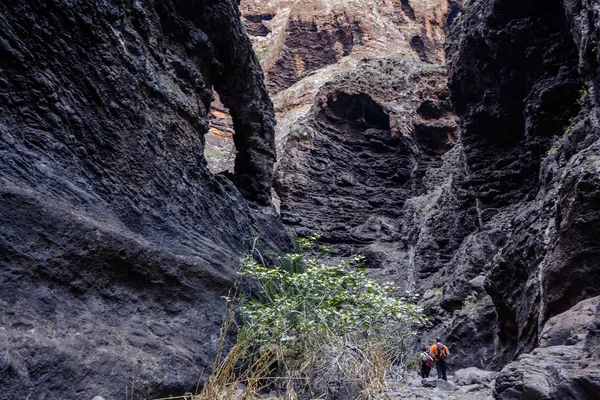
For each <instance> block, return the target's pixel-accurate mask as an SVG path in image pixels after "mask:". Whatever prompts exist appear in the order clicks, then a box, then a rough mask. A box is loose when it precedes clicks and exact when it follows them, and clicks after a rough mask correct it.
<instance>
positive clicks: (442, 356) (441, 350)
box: [436, 342, 448, 362]
mask: <svg viewBox="0 0 600 400" xmlns="http://www.w3.org/2000/svg"><path fill="white" fill-rule="evenodd" d="M436 347H437V359H438V360H439V361H442V362H446V361H448V351H447V350H446V346H444V345H443V344H442V343H439V342H438V343H436Z"/></svg>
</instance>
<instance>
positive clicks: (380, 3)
mask: <svg viewBox="0 0 600 400" xmlns="http://www.w3.org/2000/svg"><path fill="white" fill-rule="evenodd" d="M458 4H459V2H457V1H448V0H351V1H338V0H311V1H301V0H269V1H263V0H244V1H242V2H241V5H240V7H241V9H242V14H243V22H244V25H245V27H246V31H247V32H248V34H249V35H250V37H251V38H252V42H253V46H254V50H255V52H256V55H257V58H258V59H259V61H260V63H261V65H262V67H263V69H264V71H265V74H266V82H267V86H268V88H269V92H270V94H271V97H272V99H273V102H274V105H275V111H276V117H277V122H278V123H277V126H276V142H277V146H278V150H279V151H281V150H282V149H283V147H284V145H285V142H286V140H287V137H288V134H289V133H290V131H291V130H292V129H294V126H295V125H296V124H297V123H298V121H299V120H300V119H301V118H303V117H305V116H306V115H307V114H308V113H309V111H310V108H311V105H312V104H313V101H314V98H315V96H316V94H317V92H318V91H319V90H320V89H321V88H322V87H323V85H325V84H326V83H327V82H328V81H330V80H331V79H333V78H334V77H335V76H337V75H340V74H342V73H344V72H345V71H347V70H349V69H353V68H355V67H356V66H357V65H358V64H359V63H360V62H361V60H363V59H365V58H377V57H384V56H389V55H392V54H394V55H396V56H401V55H405V56H407V55H408V56H415V57H420V58H421V59H422V60H425V61H427V62H430V63H440V62H442V61H443V59H444V51H443V44H444V37H445V32H446V30H447V27H448V23H449V22H451V21H452V20H453V19H454V18H455V17H456V15H457V14H458ZM217 107H218V106H217ZM219 121H224V120H223V119H220V120H219ZM213 126H214V128H215V129H216V130H213V133H214V135H213V134H211V135H209V137H210V138H209V139H207V140H208V141H209V142H210V143H211V146H210V148H209V150H208V154H207V158H208V159H209V162H210V163H211V165H215V168H216V169H221V170H226V169H232V164H231V163H229V164H228V163H227V162H223V161H222V160H226V159H227V156H228V154H230V153H231V148H232V141H231V140H228V139H227V138H223V134H222V132H223V130H222V129H220V128H219V126H218V124H215V125H213Z"/></svg>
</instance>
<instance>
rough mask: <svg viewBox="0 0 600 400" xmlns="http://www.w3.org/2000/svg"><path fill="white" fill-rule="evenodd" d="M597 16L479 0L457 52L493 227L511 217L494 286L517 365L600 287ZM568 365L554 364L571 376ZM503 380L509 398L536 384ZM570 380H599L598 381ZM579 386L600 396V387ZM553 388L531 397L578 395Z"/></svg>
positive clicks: (586, 8)
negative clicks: (553, 322) (553, 323)
mask: <svg viewBox="0 0 600 400" xmlns="http://www.w3.org/2000/svg"><path fill="white" fill-rule="evenodd" d="M598 22H599V8H598V5H597V4H595V3H594V2H570V1H564V2H561V1H550V2H546V3H544V4H540V3H536V2H530V3H526V4H525V5H522V4H521V6H519V7H512V6H511V2H501V1H493V2H483V1H473V2H470V3H469V6H468V7H465V11H464V16H463V18H462V19H461V21H460V22H459V24H458V25H457V26H456V29H455V31H454V35H453V43H452V45H451V46H450V49H449V54H451V55H452V57H451V61H450V69H451V75H450V76H451V84H450V88H451V93H452V97H453V102H454V104H455V106H456V109H457V111H458V113H459V114H460V116H461V118H462V125H463V130H462V142H463V144H464V146H465V155H466V160H467V166H468V168H469V171H470V179H469V184H470V186H471V188H472V189H473V195H474V196H475V197H476V198H477V201H478V203H479V205H480V210H481V211H480V212H481V219H482V222H483V224H484V226H483V229H484V230H485V229H488V227H491V226H493V225H494V224H495V222H494V221H500V220H502V221H506V222H507V224H506V226H505V227H504V228H503V229H502V231H503V232H504V233H503V235H504V236H505V237H506V240H505V241H504V244H503V245H502V246H500V247H499V248H498V251H497V253H496V254H495V255H494V257H493V259H492V260H491V262H490V263H489V264H488V267H487V268H486V269H488V270H489V275H488V278H487V280H486V284H485V288H486V291H487V292H488V293H489V294H490V295H491V297H492V299H493V301H494V305H495V309H496V311H497V314H498V324H499V327H498V343H499V345H500V347H501V348H502V349H504V351H506V352H507V353H508V355H509V357H508V360H510V359H512V357H514V356H515V355H518V354H520V353H524V352H528V351H530V350H531V349H532V348H534V347H536V346H538V345H542V346H543V347H546V346H545V345H544V343H540V333H541V332H542V329H543V328H544V326H547V324H549V323H550V322H548V323H547V321H548V320H549V318H551V317H554V316H556V315H558V314H559V313H563V312H566V311H567V310H569V309H570V308H571V307H573V306H575V305H576V304H577V303H578V302H580V301H582V300H584V299H586V298H589V297H592V296H595V295H598V294H599V293H600V289H599V287H598V285H596V284H595V283H594V282H595V281H596V280H597V279H598V278H599V276H598V274H599V271H600V270H599V269H598V267H597V266H598V261H599V256H600V248H599V247H598V245H597V243H598V234H599V231H598V226H599V225H598V222H599V221H598V219H599V218H600V213H599V211H600V201H599V200H600V198H599V197H598V193H600V192H599V189H600V181H599V180H598V176H599V175H598V168H599V165H600V164H598V151H599V149H600V147H599V145H600V142H599V141H600V135H599V132H600V130H599V125H598V99H599V98H598V92H597V89H598V79H599V76H600V71H599V70H598V65H599V63H598V60H599V59H600V58H599V57H600V53H599V52H598V49H597V47H596V46H595V45H594V43H596V42H597V41H598ZM532 33H533V34H532ZM557 318H558V317H557ZM560 318H569V314H568V313H567V314H563V315H562V317H560ZM555 344H556V345H558V344H564V345H568V344H569V343H564V342H563V343H559V342H556V343H555ZM540 352H541V353H544V352H545V350H544V349H542V350H540ZM567 364H568V363H567V361H565V365H563V366H561V365H560V363H558V365H557V364H556V363H555V364H554V365H553V367H552V368H553V369H554V370H555V371H557V374H559V375H561V374H562V372H561V371H562V368H563V367H565V366H566V365H567ZM509 371H510V369H509ZM507 373H509V372H507ZM576 374H581V375H580V376H585V375H586V374H592V375H593V371H585V370H584V369H582V370H580V371H579V372H577V373H576ZM501 381H502V384H501V385H500V386H497V391H498V393H503V394H502V396H504V397H503V398H514V396H518V395H519V394H518V393H521V394H523V393H526V392H528V389H527V385H525V388H523V386H522V385H521V387H518V388H517V386H518V385H519V384H518V382H517V381H518V380H512V381H511V380H510V379H508V380H507V379H504V378H503V379H501ZM507 382H512V383H507ZM568 382H569V383H566V385H575V386H578V385H580V386H585V385H588V383H586V382H588V380H587V378H581V379H580V378H577V379H569V380H568ZM589 382H595V381H594V380H593V379H592V381H589ZM594 385H595V386H594ZM511 387H512V389H511ZM513 389H514V390H513ZM571 389H572V390H573V392H574V393H588V394H589V393H595V394H596V396H597V395H598V393H599V392H598V391H599V389H598V385H597V382H596V383H593V384H592V383H590V384H589V387H587V388H586V389H585V390H584V389H583V388H582V387H580V388H579V389H581V390H582V391H581V392H578V389H577V388H576V387H575V388H574V387H573V386H572V387H571ZM586 390H590V391H586ZM534 392H535V391H533V392H532V393H534ZM542 392H543V391H540V392H539V393H538V392H535V393H534V394H531V397H528V398H546V397H547V396H550V397H552V398H560V397H562V395H560V393H562V394H564V393H567V392H566V391H565V390H564V388H563V389H560V388H559V385H555V386H552V387H551V388H549V389H548V392H547V393H545V394H544V393H542ZM523 395H524V394H523ZM511 396H512V397H511ZM592 397H595V396H592Z"/></svg>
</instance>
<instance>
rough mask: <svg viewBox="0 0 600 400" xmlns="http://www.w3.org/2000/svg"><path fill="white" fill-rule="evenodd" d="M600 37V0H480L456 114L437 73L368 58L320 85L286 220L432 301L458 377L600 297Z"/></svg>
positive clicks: (459, 29) (467, 15)
mask: <svg viewBox="0 0 600 400" xmlns="http://www.w3.org/2000/svg"><path fill="white" fill-rule="evenodd" d="M597 26H598V6H597V5H596V4H594V3H593V2H570V1H564V2H561V1H558V0H557V1H552V2H545V3H543V4H540V3H538V2H526V4H522V3H521V2H519V3H518V4H517V2H506V1H491V2H488V1H471V2H468V3H466V4H464V5H463V10H462V13H461V15H459V16H458V17H457V18H456V19H455V23H454V24H453V27H452V33H451V35H450V37H449V46H448V48H447V55H448V66H449V73H448V74H449V78H450V79H449V90H450V98H451V103H452V106H454V110H453V109H452V107H451V106H449V105H448V101H447V100H445V95H444V91H443V89H442V90H437V91H436V90H432V86H428V85H425V84H424V83H423V82H424V81H422V80H420V79H419V78H416V77H419V76H421V77H422V76H423V75H422V74H424V73H425V71H426V68H425V69H424V67H423V66H419V67H417V69H418V70H419V71H421V72H420V73H416V74H415V73H414V69H411V66H410V65H407V64H406V63H401V62H398V63H397V64H393V65H394V68H392V69H393V71H394V72H390V71H389V70H388V71H387V72H386V68H387V65H389V64H388V62H380V63H376V62H372V63H370V64H369V63H365V64H364V65H362V66H359V67H358V68H356V69H355V70H353V71H352V72H348V73H346V74H344V75H341V76H340V78H336V79H334V80H333V81H332V82H331V83H330V84H328V85H325V86H324V87H323V89H321V91H320V92H319V95H318V96H317V100H316V101H315V104H314V105H313V106H312V107H311V109H310V112H309V114H308V116H307V117H306V119H305V120H303V122H302V124H301V125H300V128H299V129H298V130H297V131H294V130H293V131H292V134H291V135H290V140H289V142H288V143H287V145H286V148H285V152H284V153H283V155H282V156H281V157H282V161H281V162H280V164H279V167H278V169H277V173H276V180H275V182H276V185H275V187H276V189H277V192H278V194H279V196H280V198H281V215H282V218H283V220H284V222H285V223H286V224H287V225H288V226H289V227H291V228H292V229H293V230H295V231H297V232H307V231H311V230H312V231H314V230H319V231H322V232H324V234H325V238H326V239H328V240H330V241H332V242H335V243H341V244H342V249H343V250H342V252H350V251H364V252H366V253H367V256H368V258H369V266H371V267H375V268H377V269H375V270H373V272H372V273H373V275H376V276H381V277H382V278H385V279H393V280H395V281H397V282H400V283H403V284H405V286H406V287H407V288H409V289H412V290H416V291H418V292H421V293H422V294H423V303H424V304H425V305H426V306H427V308H428V312H429V314H430V316H431V320H432V323H433V326H432V328H431V330H430V331H429V333H425V334H424V340H425V341H427V340H428V339H429V338H430V336H433V335H434V334H438V333H439V334H442V335H443V336H445V337H446V338H447V339H446V340H447V342H448V343H449V344H450V345H451V347H452V349H453V350H454V352H453V354H454V357H453V363H454V367H458V366H479V367H482V368H487V369H489V368H496V369H500V368H501V367H502V366H503V365H505V364H506V363H508V362H510V361H512V360H514V359H515V358H516V357H517V356H518V355H520V354H523V353H527V352H530V351H531V350H532V349H534V348H535V347H537V346H538V345H539V344H540V342H539V339H540V333H541V332H542V329H544V326H546V322H547V321H548V320H549V319H550V318H552V317H555V316H556V315H558V314H560V313H563V312H567V311H568V310H569V309H570V308H571V307H573V306H575V305H576V304H577V303H579V302H580V301H582V300H585V299H587V298H590V297H593V296H596V295H598V294H599V289H598V285H596V284H595V282H596V281H597V280H598V271H599V270H598V268H597V265H598V261H599V260H598V256H599V255H600V249H599V248H598V246H597V243H598V233H599V232H598V229H597V227H598V226H600V225H598V218H599V217H600V213H599V212H598V211H599V210H600V209H599V205H600V201H599V198H598V193H599V191H598V189H599V188H600V181H598V176H600V175H598V166H599V165H600V164H598V160H599V158H598V157H599V153H598V149H599V140H600V135H599V132H600V131H599V128H598V105H597V104H598V94H597V93H598V92H597V86H598V79H599V78H598V77H599V69H598V65H600V63H599V61H598V60H599V58H598V57H599V55H598V49H597V48H596V45H595V44H594V43H596V42H597V40H598V38H597V35H598V30H597ZM414 63H416V61H414ZM414 63H413V64H412V65H416V64H414ZM434 75H435V74H434ZM382 76H385V78H381V77H382ZM399 76H403V77H404V78H405V79H406V82H411V84H410V85H407V86H403V84H402V83H401V82H403V81H402V79H399V78H398V77H399ZM404 78H403V79H404ZM435 79H438V82H440V85H441V87H442V88H443V83H442V82H443V80H444V77H443V72H442V71H441V70H440V74H439V75H437V78H435ZM363 81H364V82H368V83H365V84H363V83H362V82H363ZM350 82H352V83H350ZM371 82H372V83H371ZM381 82H384V83H383V84H382V83H381ZM351 88H354V90H353V89H351ZM413 90H415V92H413ZM342 105H343V106H342ZM453 112H456V114H457V115H458V116H459V117H460V118H461V130H460V138H459V140H456V138H457V134H456V133H455V132H456V130H455V129H454V128H452V129H451V128H450V127H451V124H448V122H449V121H451V120H454V117H453ZM398 120H400V121H403V122H401V123H398V122H397V121H398ZM419 120H426V121H428V124H429V125H428V126H427V127H421V126H420V123H419ZM369 121H371V122H369ZM424 132H425V133H424ZM420 138H421V139H420ZM424 138H428V139H427V140H423V139H424ZM287 158H289V160H290V161H287V160H286V159H287ZM567 315H568V314H567ZM553 365H554V367H553V368H557V369H560V366H556V365H557V364H553ZM580 372H581V373H582V374H584V375H585V374H586V372H585V371H580ZM591 373H593V372H591ZM586 376H590V375H589V374H588V375H586ZM573 379H574V378H573ZM586 379H587V378H586ZM509 381H510V379H508V380H506V379H504V380H503V384H502V385H503V386H502V387H501V388H498V391H499V392H500V391H506V390H507V388H509V387H510V384H507V382H509ZM572 381H573V380H572ZM587 381H590V380H586V382H587ZM592 381H593V380H591V381H590V382H592ZM573 382H574V381H573ZM573 384H574V385H577V384H579V383H577V382H575V383H573ZM581 384H583V383H581ZM515 385H517V384H516V383H515ZM519 390H520V389H519ZM591 390H596V389H593V388H592V389H591ZM575 392H576V391H575ZM507 393H513V392H510V391H509V392H507ZM550 393H554V392H550ZM506 398H509V397H506ZM532 398H538V397H532ZM539 398H542V397H539Z"/></svg>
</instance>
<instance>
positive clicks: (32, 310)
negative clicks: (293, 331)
mask: <svg viewBox="0 0 600 400" xmlns="http://www.w3.org/2000/svg"><path fill="white" fill-rule="evenodd" d="M213 86H214V87H215V88H216V90H217V91H218V92H219V94H220V97H221V100H222V101H223V103H224V104H225V105H227V106H228V108H229V110H230V112H231V116H232V121H233V125H234V126H235V135H234V138H236V139H235V140H236V145H237V148H238V151H241V153H238V157H237V158H236V170H235V176H234V180H235V182H236V185H237V188H236V186H235V185H234V184H233V183H231V182H230V181H229V180H228V179H226V178H224V177H219V176H213V175H212V174H211V173H210V172H209V171H208V169H207V167H206V162H205V160H204V159H203V149H204V140H203V137H204V134H205V133H206V131H207V130H208V116H207V111H208V109H209V105H210V103H211V101H212V99H213V94H212V93H213V91H212V88H213ZM273 122H274V121H273V108H272V104H271V102H270V101H269V99H268V96H267V92H266V89H265V86H264V84H263V81H262V72H261V69H260V66H259V64H258V62H257V61H256V60H255V58H254V55H253V52H252V48H251V43H250V40H249V39H248V37H247V36H246V35H245V33H244V31H243V28H242V25H241V23H240V14H239V11H238V9H237V3H236V2H235V1H229V0H223V1H175V2H171V1H168V0H165V1H136V2H133V3H131V2H123V1H120V0H106V1H93V2H89V1H71V2H60V1H36V0H30V1H12V0H8V1H2V2H1V3H0V171H1V172H0V265H1V268H0V309H1V310H2V311H1V312H0V321H1V322H0V326H1V327H0V381H1V382H2V385H1V386H2V392H1V394H0V397H2V398H10V399H17V398H45V399H76V398H85V397H86V396H88V395H90V394H91V395H90V396H89V397H90V398H91V397H92V396H93V395H96V394H97V395H101V396H103V397H105V398H111V399H116V398H124V397H125V393H128V396H129V397H128V398H142V397H144V398H145V397H162V396H161V395H168V394H180V393H184V392H186V391H193V390H194V388H195V387H196V384H197V383H198V380H199V379H201V380H202V379H203V377H202V371H203V367H205V366H208V365H210V364H211V363H212V360H213V356H214V352H215V349H216V345H217V341H216V340H217V338H218V334H219V326H220V322H221V318H222V315H223V302H222V299H220V296H221V295H224V294H226V293H227V291H228V289H229V288H230V286H231V284H232V282H233V281H234V279H236V274H235V270H236V267H237V260H238V258H239V256H240V255H241V254H242V253H244V252H245V251H246V250H247V249H248V246H249V243H248V242H247V240H246V239H248V238H250V237H253V236H256V235H260V236H261V242H262V243H263V246H264V247H266V248H270V249H278V248H285V246H286V245H287V238H286V236H285V235H284V233H283V227H282V225H281V224H280V222H279V220H278V218H277V216H276V214H275V211H274V210H272V209H271V208H268V207H263V206H260V205H259V204H258V203H263V204H264V203H268V202H269V201H270V178H271V175H272V166H273V162H274V161H275V154H274V140H273ZM240 192H241V194H243V195H244V196H246V197H247V198H248V199H250V200H252V201H246V200H245V199H244V198H243V197H242V195H241V194H240ZM132 392H133V394H132Z"/></svg>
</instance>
